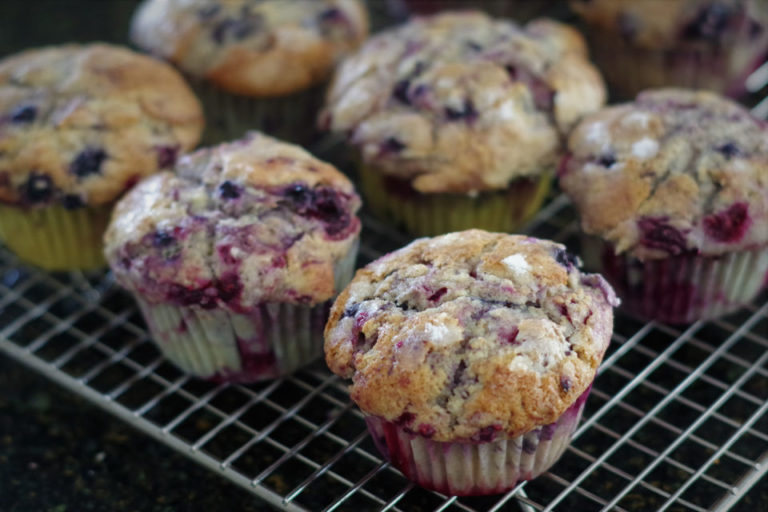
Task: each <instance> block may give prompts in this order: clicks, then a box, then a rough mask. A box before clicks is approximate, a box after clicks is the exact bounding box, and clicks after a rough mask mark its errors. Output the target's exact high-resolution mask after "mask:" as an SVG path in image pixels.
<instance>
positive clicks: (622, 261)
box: [582, 237, 768, 324]
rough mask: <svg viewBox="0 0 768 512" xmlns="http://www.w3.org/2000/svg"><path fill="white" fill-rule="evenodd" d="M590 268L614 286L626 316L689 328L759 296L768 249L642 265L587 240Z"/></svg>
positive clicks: (585, 249)
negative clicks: (684, 325)
mask: <svg viewBox="0 0 768 512" xmlns="http://www.w3.org/2000/svg"><path fill="white" fill-rule="evenodd" d="M582 249H583V255H584V260H585V264H586V265H587V267H590V268H592V269H595V270H597V271H599V272H600V273H601V274H603V275H604V276H605V278H606V279H607V280H608V281H609V282H610V283H611V285H612V286H613V287H614V289H615V290H616V293H617V294H618V295H619V297H620V298H621V301H622V305H621V307H622V308H623V309H624V310H626V311H627V312H628V313H630V314H632V315H635V316H638V317H642V318H644V319H649V320H658V321H661V322H666V323H670V324H688V323H692V322H695V321H696V320H707V319H711V318H716V317H719V316H722V315H726V314H728V313H731V312H733V311H736V310H738V309H739V308H741V307H742V306H744V305H745V304H747V303H749V302H750V301H751V300H752V299H754V298H755V296H757V294H758V293H759V292H760V290H761V288H762V286H763V278H762V276H764V275H766V272H768V246H763V247H758V248H754V249H751V250H743V251H734V252H730V253H726V254H723V255H721V256H703V255H697V254H682V255H678V256H670V257H668V258H664V259H657V260H648V261H641V260H639V259H637V258H633V257H631V256H626V255H621V254H620V255H616V254H615V253H614V250H613V248H612V246H611V245H610V244H608V243H605V242H603V241H602V240H600V239H597V238H595V237H585V238H584V239H583V241H582Z"/></svg>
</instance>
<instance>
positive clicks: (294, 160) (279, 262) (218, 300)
mask: <svg viewBox="0 0 768 512" xmlns="http://www.w3.org/2000/svg"><path fill="white" fill-rule="evenodd" d="M359 207H360V199H359V198H358V196H357V195H356V194H355V191H354V189H353V186H352V184H351V183H350V181H349V180H348V179H347V178H346V177H345V176H344V175H342V174H341V173H340V172H339V171H337V170H336V169H335V168H334V167H332V166H331V165H329V164H326V163H324V162H321V161H319V160H317V159H315V158H314V157H312V155H310V154H309V153H307V152H306V151H304V150H303V149H301V148H299V147H298V146H294V145H290V144H285V143H282V142H279V141H277V140H275V139H272V138H270V137H266V136H264V135H261V134H258V133H251V134H249V135H248V136H247V137H246V138H244V139H242V140H239V141H236V142H233V143H230V144H222V145H220V146H216V147H213V148H206V149H201V150H198V151H196V152H194V153H192V154H189V155H187V156H185V157H183V158H182V159H181V160H180V161H179V164H178V166H177V167H176V174H172V173H170V172H164V173H160V174H158V175H155V176H151V177H150V178H147V179H145V180H144V181H142V182H141V183H139V184H138V185H137V186H136V187H135V188H134V189H133V190H131V192H130V193H128V194H127V195H126V196H125V197H124V198H123V199H122V200H121V201H120V202H119V203H118V204H117V206H116V208H115V212H114V214H113V217H112V222H111V224H110V226H109V228H108V229H107V232H106V235H105V243H106V249H105V254H106V256H107V260H108V261H109V263H110V266H111V267H112V270H113V271H114V273H115V278H116V279H117V281H118V282H119V283H120V284H122V285H123V286H124V287H125V288H127V289H128V290H129V291H132V292H137V293H139V294H140V295H141V296H143V297H144V298H145V299H146V300H148V301H149V302H170V303H175V304H179V305H183V306H192V305H195V306H200V307H203V308H213V307H224V308H229V309H230V310H232V311H235V312H244V311H247V310H248V309H250V308H252V307H254V306H257V305H259V304H262V303H265V302H288V303H294V304H307V305H314V304H318V303H320V302H324V301H326V300H328V299H330V298H332V297H333V296H334V294H335V293H336V291H337V290H335V289H334V288H335V286H334V278H335V275H334V265H335V264H336V263H337V262H339V261H340V260H341V259H342V258H343V257H344V256H346V255H347V254H348V253H349V251H350V250H351V249H352V248H353V246H354V244H356V242H357V237H358V234H359V232H360V221H359V219H358V218H357V217H356V216H355V212H356V211H357V210H358V209H359Z"/></svg>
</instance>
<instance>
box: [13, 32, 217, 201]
mask: <svg viewBox="0 0 768 512" xmlns="http://www.w3.org/2000/svg"><path fill="white" fill-rule="evenodd" d="M202 129H203V114H202V111H201V108H200V103H199V102H198V100H197V98H195V96H194V95H193V94H192V91H191V90H190V89H189V87H188V86H187V84H186V83H185V82H184V80H183V79H182V78H181V76H180V75H179V74H178V72H177V71H175V70H174V69H173V68H171V67H170V66H168V65H167V64H166V63H164V62H160V61H157V60H155V59H152V58H150V57H147V56H145V55H140V54H138V53H134V52H132V51H130V50H127V49H124V48H120V47H117V46H110V45H106V44H90V45H83V46H81V45H74V44H73V45H64V46H57V47H47V48H37V49H32V50H27V51H24V52H21V53H18V54H16V55H12V56H10V57H6V58H5V59H3V60H0V201H2V202H5V203H10V204H16V205H22V206H47V205H53V204H59V205H63V206H64V207H65V208H70V209H74V208H79V207H82V206H85V205H92V206H95V205H101V204H105V203H109V202H111V201H113V200H114V199H116V198H117V197H118V196H119V195H120V194H122V193H123V192H124V191H125V190H126V189H128V188H130V187H131V186H132V185H133V184H135V183H136V182H137V181H138V180H139V179H140V178H141V177H143V176H146V175H148V174H152V173H154V172H156V171H158V170H159V169H163V168H170V167H172V166H173V164H174V162H175V160H176V157H177V155H178V154H180V153H183V152H186V151H188V150H190V149H192V148H193V147H194V146H195V145H197V142H198V141H199V139H200V134H201V132H202Z"/></svg>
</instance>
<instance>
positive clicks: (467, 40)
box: [320, 11, 605, 193]
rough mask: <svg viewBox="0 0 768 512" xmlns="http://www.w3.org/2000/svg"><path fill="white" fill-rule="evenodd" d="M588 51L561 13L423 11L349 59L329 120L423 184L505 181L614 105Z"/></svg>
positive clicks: (470, 186) (331, 97) (527, 171)
mask: <svg viewBox="0 0 768 512" xmlns="http://www.w3.org/2000/svg"><path fill="white" fill-rule="evenodd" d="M586 53H587V52H586V49H585V45H584V42H583V39H582V37H581V36H580V35H579V34H578V33H577V32H576V31H575V30H573V29H571V28H569V27H567V26H565V25H562V24H560V23H557V22H555V21H550V20H536V21H532V22H530V23H528V24H527V25H525V26H524V27H520V26H518V25H516V24H514V23H513V22H511V21H501V20H493V19H491V18H490V17H488V16H487V15H485V14H483V13H480V12H473V11H467V12H452V13H444V14H440V15H436V16H433V17H423V18H413V19H412V20H411V21H410V22H408V23H407V24H405V25H402V26H400V27H398V28H395V29H392V30H388V31H385V32H382V33H381V34H379V35H378V36H376V37H373V38H372V39H371V40H369V41H368V42H367V43H366V44H365V45H364V46H363V48H362V49H361V50H360V51H359V52H358V53H356V54H355V55H353V56H351V57H350V58H348V59H346V60H345V61H344V62H343V63H342V65H341V66H339V69H338V70H337V74H336V76H335V78H334V80H333V82H332V84H331V87H330V90H329V92H328V97H327V102H326V108H325V110H324V112H323V113H322V114H321V116H320V124H321V125H322V126H323V127H325V128H328V129H331V130H333V131H337V132H343V133H346V134H348V136H349V138H350V140H351V142H352V144H354V145H356V146H357V147H358V148H359V149H360V151H361V153H362V157H363V159H364V160H365V161H367V162H369V163H375V165H376V166H377V168H379V169H380V170H381V171H382V172H384V173H386V174H388V175H391V176H394V177H398V178H401V179H407V180H411V185H412V187H413V188H415V189H416V190H417V191H419V192H424V193H434V192H457V193H472V192H474V191H481V190H494V189H502V188H505V187H506V186H507V185H508V184H509V182H510V181H511V180H513V179H514V178H516V177H519V176H526V175H533V174H537V173H541V172H542V171H543V170H546V169H547V168H548V167H551V166H554V164H555V162H556V159H557V157H558V154H559V150H560V146H561V135H562V134H563V133H565V132H566V131H567V130H568V129H569V128H570V127H571V126H572V124H573V123H575V122H576V121H577V120H578V119H579V118H580V117H581V116H582V115H584V114H586V113H588V112H592V111H594V110H596V109H598V108H600V107H601V106H602V105H603V103H604V101H605V89H604V86H603V83H602V79H601V78H600V75H599V74H598V72H597V71H596V70H595V68H594V67H593V66H592V65H591V64H590V63H589V61H588V59H587V55H586Z"/></svg>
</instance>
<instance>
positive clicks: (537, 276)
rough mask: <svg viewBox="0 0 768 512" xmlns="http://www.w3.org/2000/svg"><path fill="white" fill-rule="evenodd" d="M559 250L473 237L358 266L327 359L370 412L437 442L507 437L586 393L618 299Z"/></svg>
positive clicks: (525, 240)
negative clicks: (362, 266) (363, 266)
mask: <svg viewBox="0 0 768 512" xmlns="http://www.w3.org/2000/svg"><path fill="white" fill-rule="evenodd" d="M577 263H578V262H577V260H576V259H575V258H574V257H572V256H570V255H569V254H568V253H567V252H566V251H565V249H564V247H563V246H562V245H560V244H556V243H553V242H548V241H543V240H537V239H535V238H529V237H524V236H517V235H504V234H494V233H488V232H485V231H480V230H471V231H464V232H460V233H452V234H448V235H443V236H439V237H435V238H431V239H429V238H424V239H419V240H416V241H415V242H413V243H411V244H410V245H408V246H406V247H404V248H403V249H400V250H398V251H395V252H393V253H391V254H389V255H386V256H384V257H382V258H380V259H378V260H376V261H374V262H373V263H371V264H369V265H368V266H366V267H365V268H363V269H361V270H359V271H358V272H357V275H356V276H355V278H354V280H353V281H352V283H350V285H349V286H348V287H347V288H346V289H345V290H344V291H343V292H342V293H341V294H340V295H339V297H338V299H337V300H336V303H335V304H334V306H333V308H332V310H331V317H330V320H329V322H328V324H327V326H326V331H325V351H326V362H327V363H328V366H329V367H330V368H331V370H332V371H333V372H334V373H336V374H338V375H340V376H341V377H343V378H346V379H351V380H352V385H351V396H352V399H353V400H354V401H355V402H356V403H357V404H358V405H359V406H360V408H361V409H362V410H363V411H364V412H365V413H367V414H372V415H376V416H380V417H383V418H385V419H386V420H389V421H395V422H398V423H399V424H401V425H402V426H404V427H405V428H408V429H411V430H413V431H414V432H416V433H419V434H421V435H424V436H427V437H431V438H433V439H434V440H437V441H455V440H462V439H465V440H474V441H488V440H491V439H492V438H494V437H495V436H496V435H499V436H502V437H504V436H508V437H515V436H517V435H520V434H522V433H524V432H527V431H529V430H531V429H533V428H535V427H537V426H542V425H547V424H549V423H552V422H554V421H555V420H557V418H558V417H559V416H560V415H561V414H562V413H563V412H564V411H565V410H566V409H567V408H568V407H569V406H570V405H572V404H573V403H574V402H575V401H576V399H577V398H578V397H579V396H580V395H581V394H582V393H583V392H585V391H586V390H587V389H588V387H589V386H590V385H591V383H592V380H593V379H594V377H595V372H596V370H597V367H598V365H599V363H600V361H601V360H602V357H603V354H604V352H605V350H606V348H607V347H608V343H609V341H610V337H611V332H612V328H613V312H612V307H613V306H614V305H616V304H617V300H616V298H615V295H614V293H613V290H612V289H611V288H610V286H609V285H608V284H607V283H606V282H605V281H604V280H603V279H602V278H601V277H600V276H598V275H589V274H582V273H581V272H580V271H579V270H578V268H577Z"/></svg>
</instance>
